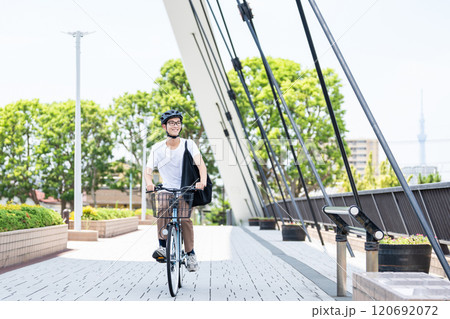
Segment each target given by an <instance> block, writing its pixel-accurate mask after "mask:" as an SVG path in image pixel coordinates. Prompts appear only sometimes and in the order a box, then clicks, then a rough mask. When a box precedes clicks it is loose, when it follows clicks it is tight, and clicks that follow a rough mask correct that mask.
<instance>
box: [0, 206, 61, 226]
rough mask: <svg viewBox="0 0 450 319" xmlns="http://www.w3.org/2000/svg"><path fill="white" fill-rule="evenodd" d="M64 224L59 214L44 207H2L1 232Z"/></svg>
mask: <svg viewBox="0 0 450 319" xmlns="http://www.w3.org/2000/svg"><path fill="white" fill-rule="evenodd" d="M62 224H63V219H62V218H61V216H60V215H59V214H58V213H57V212H55V211H53V210H51V209H48V208H45V207H42V206H31V205H26V204H23V205H13V204H8V205H0V232H6V231H13V230H19V229H28V228H38V227H46V226H53V225H62Z"/></svg>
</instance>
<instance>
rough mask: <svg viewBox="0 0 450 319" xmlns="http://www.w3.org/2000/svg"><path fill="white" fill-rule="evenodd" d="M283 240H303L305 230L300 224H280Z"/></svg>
mask: <svg viewBox="0 0 450 319" xmlns="http://www.w3.org/2000/svg"><path fill="white" fill-rule="evenodd" d="M281 234H282V236H283V241H305V237H306V234H305V231H304V230H303V228H302V226H300V225H283V226H281Z"/></svg>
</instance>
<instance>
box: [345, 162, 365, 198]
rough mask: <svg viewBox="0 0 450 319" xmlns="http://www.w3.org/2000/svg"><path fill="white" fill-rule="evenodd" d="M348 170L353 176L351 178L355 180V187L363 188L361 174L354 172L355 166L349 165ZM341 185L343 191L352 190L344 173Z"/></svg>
mask: <svg viewBox="0 0 450 319" xmlns="http://www.w3.org/2000/svg"><path fill="white" fill-rule="evenodd" d="M350 170H351V172H352V176H353V180H354V181H355V184H356V188H357V189H358V190H362V189H364V183H363V180H362V178H361V174H360V173H357V172H356V168H355V166H353V165H351V166H350ZM341 187H342V191H343V192H351V191H352V187H351V186H350V181H349V179H348V176H347V174H346V173H344V175H343V178H342V186H341Z"/></svg>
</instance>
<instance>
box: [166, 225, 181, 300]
mask: <svg viewBox="0 0 450 319" xmlns="http://www.w3.org/2000/svg"><path fill="white" fill-rule="evenodd" d="M178 245H179V241H178V239H177V229H176V227H175V225H170V226H169V232H168V233H167V242H166V262H167V283H168V285H169V292H170V295H171V296H172V297H175V296H176V295H177V293H178V287H179V280H180V249H179V247H178Z"/></svg>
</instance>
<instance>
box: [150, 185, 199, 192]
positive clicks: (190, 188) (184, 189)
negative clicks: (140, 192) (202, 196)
mask: <svg viewBox="0 0 450 319" xmlns="http://www.w3.org/2000/svg"><path fill="white" fill-rule="evenodd" d="M160 190H165V191H168V192H171V193H181V192H190V191H201V190H202V189H199V188H195V186H184V187H181V188H166V187H164V186H163V185H162V184H158V185H156V186H155V190H154V191H146V193H156V192H157V191H160Z"/></svg>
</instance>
